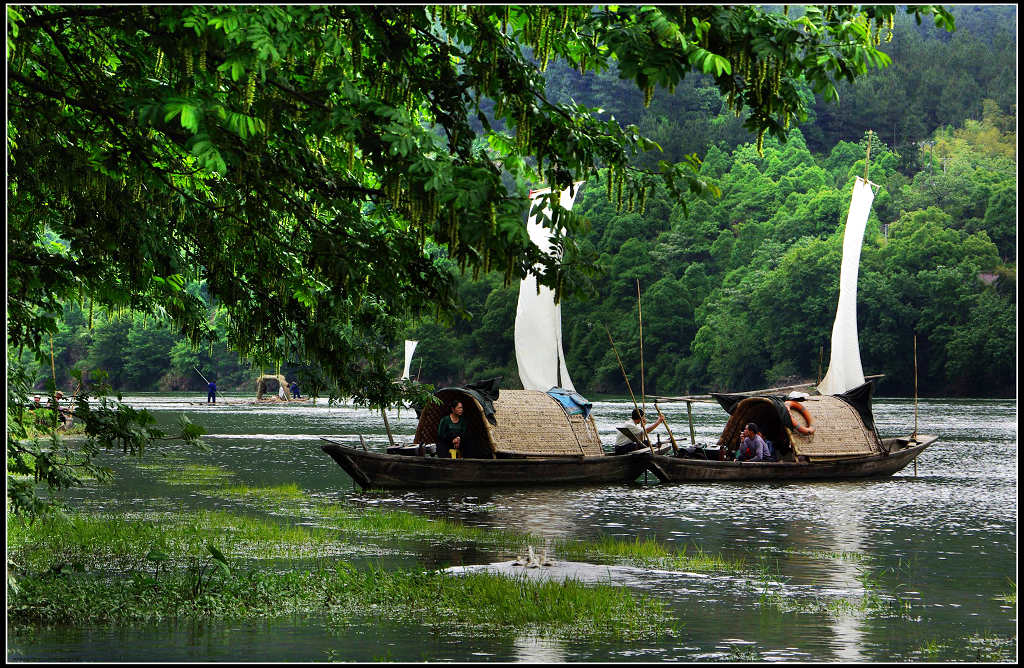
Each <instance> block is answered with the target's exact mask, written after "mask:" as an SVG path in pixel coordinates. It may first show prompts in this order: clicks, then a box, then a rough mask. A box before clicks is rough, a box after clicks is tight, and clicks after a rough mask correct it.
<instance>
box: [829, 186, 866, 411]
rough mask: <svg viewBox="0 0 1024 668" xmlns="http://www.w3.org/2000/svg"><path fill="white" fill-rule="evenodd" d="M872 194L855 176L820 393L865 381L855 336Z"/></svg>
mask: <svg viewBox="0 0 1024 668" xmlns="http://www.w3.org/2000/svg"><path fill="white" fill-rule="evenodd" d="M874 199H875V193H874V191H873V190H872V189H871V184H869V183H868V182H867V181H865V180H864V179H862V178H860V177H859V176H858V177H857V182H856V183H855V184H854V185H853V196H852V197H851V198H850V213H849V215H847V217H846V231H845V232H844V233H843V264H842V266H841V267H840V269H839V304H838V305H837V307H836V320H835V322H834V323H833V324H832V351H831V353H830V355H831V357H830V358H829V363H828V372H827V373H826V374H825V378H823V379H822V381H821V382H820V383H818V391H819V392H821V393H822V394H842V393H843V392H846V391H847V390H851V389H853V388H855V387H857V386H858V385H862V384H863V383H864V370H863V368H862V367H861V364H860V342H859V340H858V337H857V272H858V270H859V267H860V249H861V245H862V244H863V241H864V228H865V227H866V226H867V222H868V215H869V214H870V213H871V202H872V201H873V200H874Z"/></svg>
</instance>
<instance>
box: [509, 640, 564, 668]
mask: <svg viewBox="0 0 1024 668" xmlns="http://www.w3.org/2000/svg"><path fill="white" fill-rule="evenodd" d="M513 652H514V653H515V661H516V662H517V663H536V664H544V663H565V661H566V655H565V643H563V642H562V641H560V640H555V639H552V638H545V637H543V636H538V635H536V634H533V633H528V634H524V635H521V636H519V637H517V638H516V639H515V641H514V642H513Z"/></svg>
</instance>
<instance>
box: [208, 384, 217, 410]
mask: <svg viewBox="0 0 1024 668" xmlns="http://www.w3.org/2000/svg"><path fill="white" fill-rule="evenodd" d="M206 403H208V404H211V403H212V404H215V403H217V383H215V382H213V381H212V380H211V381H210V383H209V384H208V385H207V386H206Z"/></svg>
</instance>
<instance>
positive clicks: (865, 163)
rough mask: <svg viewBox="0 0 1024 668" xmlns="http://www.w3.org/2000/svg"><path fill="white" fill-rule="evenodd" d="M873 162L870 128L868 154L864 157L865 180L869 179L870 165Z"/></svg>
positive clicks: (869, 132) (869, 131)
mask: <svg viewBox="0 0 1024 668" xmlns="http://www.w3.org/2000/svg"><path fill="white" fill-rule="evenodd" d="M870 164H871V130H868V154H867V156H866V157H865V158H864V180H865V181H867V180H868V165H870Z"/></svg>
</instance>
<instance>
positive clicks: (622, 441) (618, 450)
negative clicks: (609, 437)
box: [615, 408, 665, 455]
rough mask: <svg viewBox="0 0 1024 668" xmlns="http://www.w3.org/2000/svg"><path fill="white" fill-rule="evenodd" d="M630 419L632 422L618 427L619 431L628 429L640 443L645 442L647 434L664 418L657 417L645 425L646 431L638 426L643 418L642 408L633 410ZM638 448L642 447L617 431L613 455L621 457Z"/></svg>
mask: <svg viewBox="0 0 1024 668" xmlns="http://www.w3.org/2000/svg"><path fill="white" fill-rule="evenodd" d="M631 417H632V420H627V421H626V422H624V423H623V424H622V425H620V427H619V429H628V430H629V431H631V432H632V433H633V434H634V435H635V436H636V438H637V440H639V441H641V442H644V441H646V440H647V439H646V437H647V434H649V433H651V432H652V431H654V429H655V428H656V427H657V426H658V425H659V424H661V423H662V422H664V421H665V418H664V417H662V416H661V415H659V416H658V419H657V420H655V421H654V422H652V423H651V424H649V425H647V429H646V430H645V429H644V428H643V427H641V426H640V421H641V419H642V418H643V417H644V411H643V409H642V408H634V409H633V414H632V416H631ZM645 431H646V433H645ZM640 447H643V446H641V445H639V444H637V443H635V442H634V441H633V440H632V439H630V438H629V436H626V435H625V434H623V433H622V432H621V431H617V433H616V436H615V454H617V455H621V454H623V453H626V452H632V451H633V450H636V449H638V448H640Z"/></svg>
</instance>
